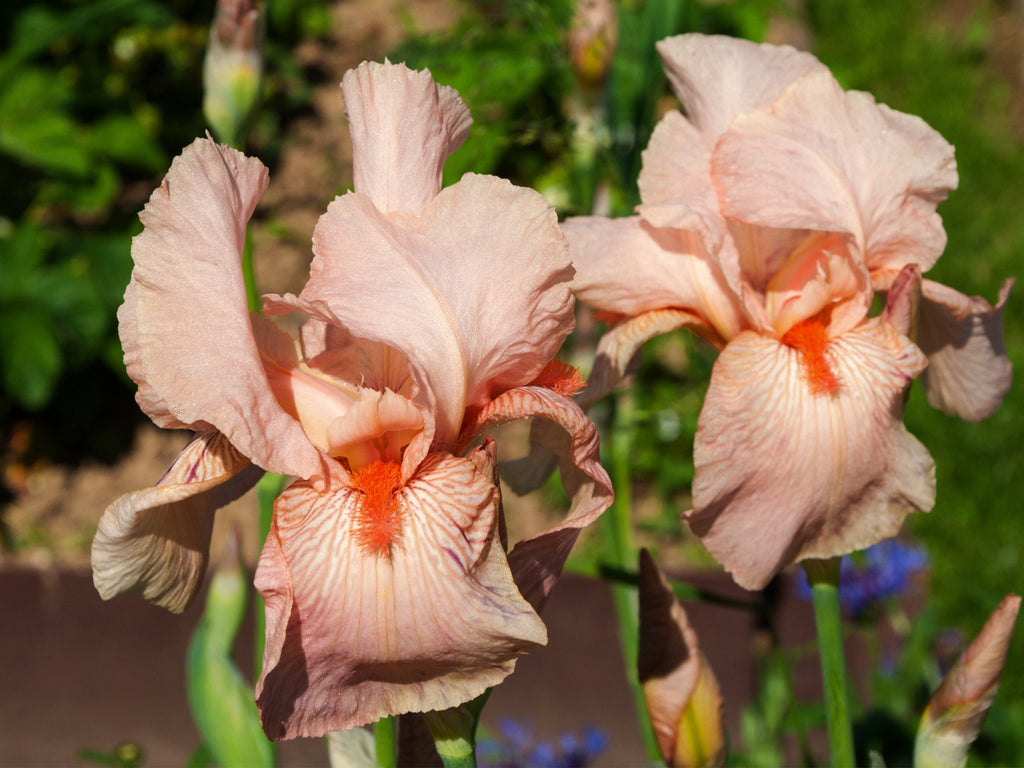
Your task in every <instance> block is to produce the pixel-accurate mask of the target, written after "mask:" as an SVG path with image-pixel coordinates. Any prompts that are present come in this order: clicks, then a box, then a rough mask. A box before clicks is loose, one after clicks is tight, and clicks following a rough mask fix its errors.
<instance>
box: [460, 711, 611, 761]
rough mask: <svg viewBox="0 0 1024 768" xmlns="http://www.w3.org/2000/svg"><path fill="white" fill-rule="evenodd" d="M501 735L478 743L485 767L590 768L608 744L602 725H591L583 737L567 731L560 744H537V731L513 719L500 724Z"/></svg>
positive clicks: (560, 738)
mask: <svg viewBox="0 0 1024 768" xmlns="http://www.w3.org/2000/svg"><path fill="white" fill-rule="evenodd" d="M498 731H499V732H500V736H499V737H498V738H495V739H480V741H479V742H477V759H478V760H479V761H480V765H481V766H484V767H485V768H586V766H588V765H590V762H591V761H592V760H593V759H594V758H595V757H597V756H598V755H599V754H600V753H601V752H603V751H604V749H605V747H607V746H608V737H607V736H606V735H605V734H604V732H603V731H601V730H600V729H598V728H594V727H593V726H587V727H585V728H584V729H583V734H582V738H581V737H580V736H578V735H577V734H575V733H569V732H567V733H563V734H562V735H561V736H559V737H558V746H557V747H556V746H555V745H553V744H551V743H549V742H546V741H545V742H540V743H536V744H535V743H534V740H533V732H532V730H531V729H530V728H529V727H528V726H525V725H523V724H522V723H519V722H517V721H515V720H512V719H511V718H504V719H502V720H501V721H500V722H499V723H498Z"/></svg>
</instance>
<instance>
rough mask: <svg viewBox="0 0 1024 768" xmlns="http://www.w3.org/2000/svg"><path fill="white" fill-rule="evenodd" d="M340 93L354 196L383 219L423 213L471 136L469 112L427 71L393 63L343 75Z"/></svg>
mask: <svg viewBox="0 0 1024 768" xmlns="http://www.w3.org/2000/svg"><path fill="white" fill-rule="evenodd" d="M341 89H342V93H343V94H344V97H345V109H346V111H347V113H348V120H349V129H350V130H351V132H352V166H353V178H354V188H355V191H356V192H360V193H362V194H364V195H367V196H368V197H369V198H370V199H371V200H373V202H374V205H376V206H377V208H378V209H380V210H381V211H383V212H385V213H386V212H389V211H412V212H413V213H419V212H420V211H422V210H423V209H424V208H426V207H427V204H428V203H430V201H431V200H433V199H434V196H435V195H436V194H437V193H438V192H440V191H441V169H442V167H443V166H444V161H445V160H446V159H447V158H448V156H449V155H450V154H451V153H452V152H454V151H455V150H456V149H458V148H459V146H460V145H461V144H462V142H463V141H465V139H466V136H467V135H468V134H469V126H470V123H472V119H471V118H470V116H469V110H468V109H466V105H465V104H464V103H463V102H462V99H460V98H459V95H458V93H456V92H455V90H453V89H452V88H448V87H446V86H443V85H438V84H437V83H435V82H434V80H433V78H432V77H431V76H430V72H429V70H422V71H419V72H416V71H413V70H410V69H408V68H407V67H406V66H405V65H404V64H391V63H389V62H385V63H384V64H378V63H376V62H363V63H362V64H360V65H359V66H358V67H357V68H356V69H352V70H349V71H348V72H346V73H345V77H344V78H343V79H342V82H341Z"/></svg>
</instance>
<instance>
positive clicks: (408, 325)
mask: <svg viewBox="0 0 1024 768" xmlns="http://www.w3.org/2000/svg"><path fill="white" fill-rule="evenodd" d="M313 243H314V252H315V253H316V257H315V259H314V261H313V266H312V270H311V277H310V281H309V283H308V284H307V285H306V288H305V289H304V290H303V292H302V296H301V298H302V299H305V300H308V301H310V302H312V303H315V302H317V301H319V302H322V303H323V304H324V305H326V306H328V307H329V308H330V311H331V313H332V314H333V316H334V317H335V318H336V319H337V321H338V323H339V324H341V325H344V326H345V327H346V328H348V329H349V330H350V331H351V332H352V333H353V334H355V335H357V336H359V337H362V338H367V339H372V340H376V341H380V342H384V343H387V344H390V345H391V346H393V347H395V348H397V349H399V350H401V351H402V352H403V353H404V354H405V356H406V357H407V358H408V360H409V361H410V364H411V365H412V367H413V369H414V371H416V372H417V375H418V376H419V377H421V379H422V381H423V383H424V384H425V385H426V388H427V389H429V391H430V397H432V398H433V401H432V402H431V403H430V405H431V407H432V410H433V411H434V413H435V415H436V418H437V423H436V433H435V440H436V441H438V442H439V444H441V445H445V444H447V443H449V442H451V441H453V440H454V439H455V438H456V437H457V435H458V432H459V428H460V426H461V423H462V417H463V413H464V412H465V410H466V408H468V407H470V406H473V405H481V404H483V403H484V402H486V401H487V400H488V399H489V398H490V397H491V396H492V395H493V394H495V393H496V392H500V391H503V390H504V389H508V388H511V387H514V386H519V385H521V384H525V383H527V382H529V381H531V380H532V379H533V378H534V377H535V376H536V375H537V374H538V373H539V372H540V370H541V369H542V368H543V367H544V365H545V363H547V361H548V360H550V359H551V358H552V357H554V355H555V352H556V351H557V350H558V349H559V347H560V346H561V344H562V341H563V340H564V339H565V337H566V336H567V335H568V333H569V332H570V330H571V329H572V327H573V316H572V306H573V303H572V302H573V300H572V293H571V290H570V281H571V278H572V267H571V266H570V264H569V257H568V248H567V246H566V244H565V240H564V238H563V237H562V236H561V233H560V231H559V230H558V225H557V220H556V218H555V214H554V212H553V211H552V210H551V209H550V208H549V207H548V206H547V204H546V203H545V202H544V200H543V198H541V197H540V195H538V194H537V193H535V192H532V191H530V190H525V189H521V188H517V187H513V186H512V185H511V184H509V183H508V182H506V181H503V180H500V179H496V178H493V177H488V176H474V175H472V174H467V175H466V176H465V177H463V179H462V180H461V181H460V182H458V183H457V184H454V185H452V186H451V187H448V188H446V189H444V190H442V191H441V193H440V194H438V195H437V197H436V198H435V199H434V200H433V201H432V202H431V203H430V205H428V206H427V208H426V209H425V210H424V211H423V213H422V215H421V216H418V217H413V216H411V215H404V214H392V215H390V216H385V215H383V214H381V213H380V212H379V211H378V210H377V209H376V208H374V206H373V204H372V203H371V202H370V200H369V199H367V198H365V197H363V196H361V195H358V194H354V193H353V194H349V195H346V196H344V197H342V198H339V199H338V200H335V201H334V202H333V203H332V204H331V206H330V207H329V208H328V209H327V213H326V214H324V216H323V217H321V219H320V222H319V223H318V224H317V228H316V232H315V233H314V238H313ZM385 277H386V279H385ZM353 295H356V296H360V297H362V302H360V303H355V302H352V301H351V296H353ZM367 307H370V309H367Z"/></svg>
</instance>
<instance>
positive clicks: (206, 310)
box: [118, 139, 320, 477]
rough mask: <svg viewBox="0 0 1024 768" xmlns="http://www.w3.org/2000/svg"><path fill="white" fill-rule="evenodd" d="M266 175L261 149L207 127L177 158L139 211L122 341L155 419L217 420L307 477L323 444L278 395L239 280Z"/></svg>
mask: <svg viewBox="0 0 1024 768" xmlns="http://www.w3.org/2000/svg"><path fill="white" fill-rule="evenodd" d="M266 185H267V171H266V168H264V167H263V165H262V163H260V161H259V160H256V159H253V158H247V157H245V156H244V155H242V154H241V153H240V152H236V151H235V150H233V149H229V148H227V147H221V146H218V145H216V144H214V143H213V142H212V141H209V140H207V139H197V140H196V141H195V142H193V143H192V144H191V145H190V146H188V147H187V148H186V149H185V150H184V152H183V153H182V154H181V156H179V157H177V158H175V160H174V163H173V164H172V165H171V169H170V171H168V173H167V176H166V177H165V178H164V181H163V184H162V185H161V186H160V188H159V189H157V190H156V191H155V192H154V193H153V196H152V197H151V198H150V200H149V202H148V203H147V204H146V208H145V210H144V211H143V212H142V213H141V214H140V215H139V218H140V219H141V220H142V223H143V225H144V227H145V229H143V231H142V233H141V234H140V235H138V236H137V237H136V238H135V240H134V241H133V243H132V258H133V259H134V261H135V269H134V271H133V272H132V279H131V283H130V284H129V286H128V290H127V291H126V292H125V303H124V304H123V305H122V307H121V309H120V311H119V312H118V318H119V320H120V329H121V341H122V344H123V345H124V349H125V363H126V365H127V367H128V373H129V375H130V376H131V377H132V378H133V379H134V380H135V381H136V383H138V384H139V393H138V395H137V399H138V401H139V404H140V405H141V406H142V408H143V410H145V411H146V413H147V414H149V415H150V416H151V417H152V418H153V420H154V421H155V422H156V423H157V424H158V425H159V426H164V427H170V426H178V427H180V426H188V427H190V428H192V429H197V430H203V429H209V428H210V427H211V426H212V427H213V428H216V429H217V430H218V431H219V432H221V433H223V434H224V435H225V436H226V437H227V438H228V439H229V440H230V441H231V443H232V444H233V445H234V446H235V447H236V448H238V450H240V451H241V452H242V453H244V454H245V455H247V456H249V457H250V458H251V459H252V460H253V461H254V462H255V463H256V464H258V465H259V466H261V467H263V468H264V469H267V470H271V471H275V472H282V473H287V474H297V475H304V476H307V477H309V476H312V475H313V474H314V473H315V472H317V471H318V470H319V466H320V465H319V456H318V454H317V451H316V449H315V448H314V447H313V446H312V445H311V444H310V442H309V440H307V439H306V436H305V435H304V434H303V432H302V428H301V427H300V426H299V424H298V423H297V422H296V421H295V420H294V419H293V418H292V417H291V416H289V415H288V413H286V412H285V411H284V410H283V409H282V408H281V407H280V405H278V403H277V401H276V400H275V399H274V395H273V393H272V391H271V389H270V385H269V383H268V381H267V377H266V374H265V372H264V369H263V365H262V363H261V362H260V355H259V352H258V350H257V348H256V344H255V342H254V340H253V331H252V327H251V325H250V322H249V310H248V307H247V303H246V296H245V286H244V284H243V282H242V264H241V261H242V250H243V248H244V245H245V226H246V222H247V221H248V219H249V216H250V215H252V211H253V209H254V208H255V207H256V202H257V200H259V198H260V195H261V194H262V193H263V190H264V189H265V188H266Z"/></svg>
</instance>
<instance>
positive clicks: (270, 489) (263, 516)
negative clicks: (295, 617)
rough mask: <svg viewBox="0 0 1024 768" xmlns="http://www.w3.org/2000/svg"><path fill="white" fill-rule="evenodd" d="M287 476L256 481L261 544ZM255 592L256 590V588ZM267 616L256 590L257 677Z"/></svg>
mask: <svg viewBox="0 0 1024 768" xmlns="http://www.w3.org/2000/svg"><path fill="white" fill-rule="evenodd" d="M286 479H287V478H286V477H285V476H284V475H277V474H274V473H272V472H268V473H267V474H265V475H264V476H263V477H261V478H260V479H259V482H257V483H256V500H257V504H258V505H259V508H260V546H261V547H262V546H263V542H264V541H266V540H267V535H268V534H269V533H270V523H271V521H272V520H273V519H274V501H275V500H276V499H277V497H278V496H280V495H281V491H282V490H283V489H284V483H285V480H286ZM254 592H255V590H254ZM266 627H267V617H266V614H265V613H264V610H263V596H262V595H261V594H260V593H259V592H255V602H254V606H253V641H254V642H253V657H254V659H253V660H254V662H255V666H256V679H257V680H258V679H259V676H260V673H261V672H262V671H263V644H264V642H265V638H266Z"/></svg>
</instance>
